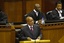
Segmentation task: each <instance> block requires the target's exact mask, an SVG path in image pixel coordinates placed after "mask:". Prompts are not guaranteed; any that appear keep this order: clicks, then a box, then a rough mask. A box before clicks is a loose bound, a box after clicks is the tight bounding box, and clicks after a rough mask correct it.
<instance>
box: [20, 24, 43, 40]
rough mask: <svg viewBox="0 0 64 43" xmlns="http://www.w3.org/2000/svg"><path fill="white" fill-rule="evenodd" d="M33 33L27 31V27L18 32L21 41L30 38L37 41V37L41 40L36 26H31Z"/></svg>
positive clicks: (40, 34)
mask: <svg viewBox="0 0 64 43" xmlns="http://www.w3.org/2000/svg"><path fill="white" fill-rule="evenodd" d="M33 29H34V30H33V32H31V30H30V29H29V27H28V25H26V26H25V27H23V28H22V29H21V32H20V38H21V40H27V37H30V38H32V39H37V37H38V36H40V37H41V38H42V33H41V30H40V28H39V26H38V25H34V26H33Z"/></svg>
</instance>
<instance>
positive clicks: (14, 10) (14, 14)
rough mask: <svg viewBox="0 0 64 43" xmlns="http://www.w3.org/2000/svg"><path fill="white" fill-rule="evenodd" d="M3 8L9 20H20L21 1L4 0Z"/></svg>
mask: <svg viewBox="0 0 64 43" xmlns="http://www.w3.org/2000/svg"><path fill="white" fill-rule="evenodd" d="M4 9H5V13H6V14H7V16H8V21H9V22H21V21H22V1H18V2H15V1H14V2H4Z"/></svg>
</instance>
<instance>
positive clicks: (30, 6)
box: [26, 0, 42, 14]
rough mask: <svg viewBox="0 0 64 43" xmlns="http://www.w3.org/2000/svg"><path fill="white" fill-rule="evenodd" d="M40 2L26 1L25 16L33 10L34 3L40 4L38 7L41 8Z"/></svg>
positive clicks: (38, 0)
mask: <svg viewBox="0 0 64 43" xmlns="http://www.w3.org/2000/svg"><path fill="white" fill-rule="evenodd" d="M41 1H42V0H28V1H26V14H27V13H29V12H31V11H32V10H33V9H34V4H36V3H38V4H40V6H41V7H42V5H41Z"/></svg>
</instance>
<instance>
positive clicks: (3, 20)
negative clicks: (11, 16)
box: [0, 10, 8, 24]
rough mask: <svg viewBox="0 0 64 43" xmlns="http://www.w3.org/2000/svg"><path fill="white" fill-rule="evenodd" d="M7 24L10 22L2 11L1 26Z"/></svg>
mask: <svg viewBox="0 0 64 43" xmlns="http://www.w3.org/2000/svg"><path fill="white" fill-rule="evenodd" d="M7 22H8V19H7V15H6V14H5V13H4V12H3V11H2V10H0V24H1V23H7Z"/></svg>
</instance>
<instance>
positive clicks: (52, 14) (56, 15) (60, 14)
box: [46, 1, 64, 20]
mask: <svg viewBox="0 0 64 43" xmlns="http://www.w3.org/2000/svg"><path fill="white" fill-rule="evenodd" d="M46 18H47V20H60V19H64V10H63V9H62V3H61V2H60V1H59V2H57V3H56V8H55V9H54V10H52V11H49V12H47V14H46Z"/></svg>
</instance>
